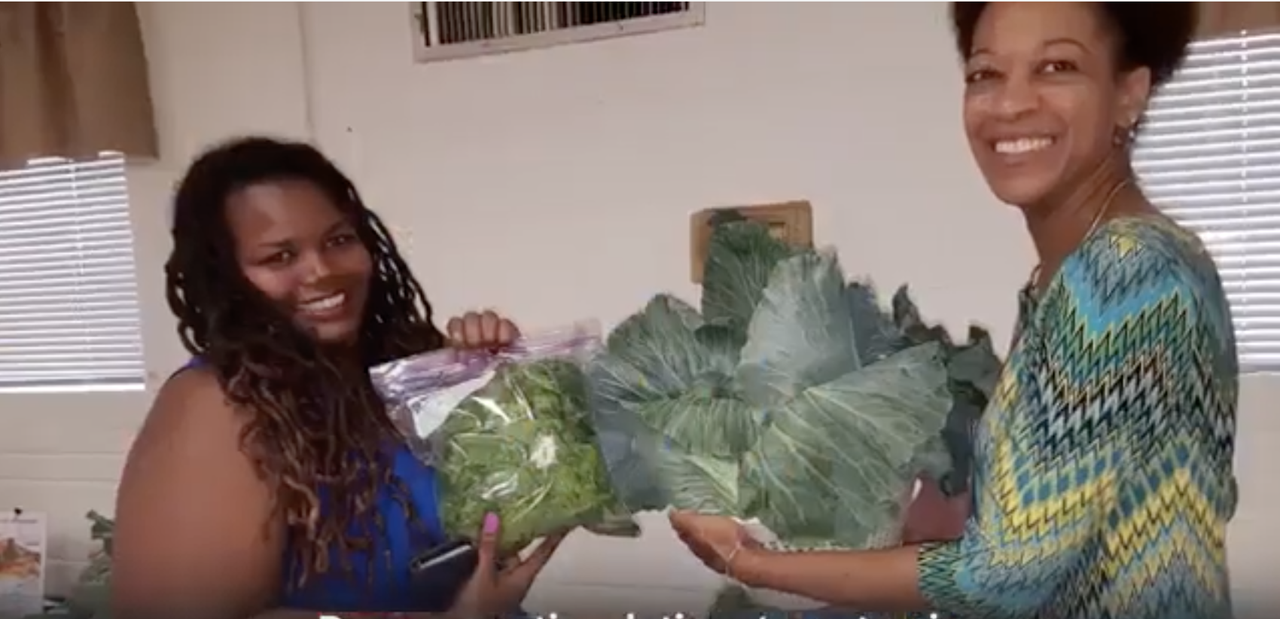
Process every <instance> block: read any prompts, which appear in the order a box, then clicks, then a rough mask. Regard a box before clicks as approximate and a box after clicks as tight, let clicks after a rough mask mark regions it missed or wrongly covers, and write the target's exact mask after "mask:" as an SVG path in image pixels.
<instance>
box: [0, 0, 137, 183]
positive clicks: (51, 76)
mask: <svg viewBox="0 0 1280 619" xmlns="http://www.w3.org/2000/svg"><path fill="white" fill-rule="evenodd" d="M157 142H158V140H157V137H156V131H155V122H154V118H153V111H152V105H151V93H150V87H149V84H148V81H147V61H146V54H145V51H144V49H143V44H142V32H141V27H140V25H139V23H138V13H137V10H136V8H135V6H134V3H132V2H76V3H73V2H0V167H8V166H13V165H21V164H22V163H24V162H26V161H27V160H29V159H32V158H35V157H51V156H57V157H68V158H74V159H81V158H86V157H94V156H97V154H98V153H99V152H102V151H117V152H121V153H123V154H125V155H126V156H128V157H141V158H144V159H153V158H155V157H156V156H158V152H157V151H158V146H157Z"/></svg>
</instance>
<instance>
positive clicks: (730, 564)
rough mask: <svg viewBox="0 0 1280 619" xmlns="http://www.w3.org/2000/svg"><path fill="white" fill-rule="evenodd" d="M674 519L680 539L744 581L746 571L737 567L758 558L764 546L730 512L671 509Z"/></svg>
mask: <svg viewBox="0 0 1280 619" xmlns="http://www.w3.org/2000/svg"><path fill="white" fill-rule="evenodd" d="M670 520H671V527H672V528H673V529H675V531H676V535H677V536H678V537H679V538H680V541H682V542H684V544H685V546H688V547H689V550H690V551H692V552H693V554H694V556H696V557H698V559H699V560H700V561H702V563H703V564H704V565H706V566H707V567H709V568H711V569H712V570H715V571H716V572H717V573H719V574H724V575H726V576H729V577H730V578H735V579H737V580H739V581H742V578H741V576H742V574H740V573H739V572H738V571H737V569H738V568H739V566H741V565H742V564H743V563H746V562H748V561H750V560H751V559H753V558H755V556H756V555H757V554H759V553H760V551H761V550H762V548H763V547H762V546H761V545H760V543H759V542H757V541H756V540H754V539H752V538H751V536H750V535H748V534H747V530H746V529H745V528H743V526H742V525H741V524H739V523H738V521H737V520H734V519H733V518H730V517H728V516H712V515H707V514H698V513H695V512H687V511H675V512H671V515H670Z"/></svg>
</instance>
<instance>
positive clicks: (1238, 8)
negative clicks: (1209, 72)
mask: <svg viewBox="0 0 1280 619" xmlns="http://www.w3.org/2000/svg"><path fill="white" fill-rule="evenodd" d="M1273 28H1280V2H1201V3H1200V37H1201V38H1210V37H1220V36H1225V35H1230V34H1234V33H1238V32H1240V31H1241V30H1266V29H1273Z"/></svg>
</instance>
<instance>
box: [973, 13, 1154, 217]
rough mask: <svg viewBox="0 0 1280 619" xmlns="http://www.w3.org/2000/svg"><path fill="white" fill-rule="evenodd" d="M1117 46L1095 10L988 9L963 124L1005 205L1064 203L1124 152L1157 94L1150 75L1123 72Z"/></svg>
mask: <svg viewBox="0 0 1280 619" xmlns="http://www.w3.org/2000/svg"><path fill="white" fill-rule="evenodd" d="M1116 43H1117V42H1116V40H1115V35H1114V33H1113V32H1112V29H1110V28H1109V27H1108V25H1107V24H1106V23H1105V21H1104V15H1103V13H1102V11H1101V10H1100V9H1099V8H1098V7H1096V6H1094V5H1092V4H1090V3H1084V2H1062V3H1024V2H1009V3H1005V2H992V3H989V4H988V5H987V7H986V9H985V10H984V11H983V13H982V17H981V18H980V19H979V20H978V24H977V28H976V29H975V31H974V34H973V47H972V49H971V50H970V54H969V58H968V60H967V62H966V64H965V84H966V86H965V96H964V125H965V132H966V134H967V136H968V138H969V147H970V149H971V150H972V151H973V156H974V159H975V160H976V161H977V163H978V168H979V169H980V170H981V171H982V174H983V176H984V177H985V178H986V180H987V184H988V185H990V187H991V190H992V192H994V193H995V194H996V196H997V197H998V198H1000V199H1001V200H1002V201H1004V202H1007V203H1010V204H1015V205H1018V206H1022V207H1024V208H1025V207H1033V206H1036V205H1039V204H1042V203H1048V202H1054V201H1060V200H1062V199H1064V198H1066V197H1067V195H1068V194H1069V193H1070V192H1071V191H1073V189H1074V188H1076V187H1079V186H1080V185H1081V184H1082V183H1087V182H1088V181H1089V178H1090V176H1091V175H1093V174H1094V173H1096V172H1097V171H1098V170H1099V169H1100V168H1101V167H1102V166H1104V165H1105V164H1106V162H1107V161H1108V160H1109V156H1110V155H1113V154H1114V153H1115V152H1116V149H1117V146H1116V141H1115V140H1116V136H1117V134H1118V133H1119V132H1123V131H1126V130H1127V128H1129V127H1132V126H1133V125H1134V123H1135V121H1136V120H1137V118H1138V115H1139V113H1140V111H1141V110H1142V106H1143V104H1145V101H1146V96H1147V94H1148V92H1149V90H1150V73H1149V71H1147V70H1146V69H1145V68H1140V69H1136V70H1133V71H1119V70H1118V67H1117V63H1116V53H1115V50H1116V48H1117V44H1116Z"/></svg>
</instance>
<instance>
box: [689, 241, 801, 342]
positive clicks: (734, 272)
mask: <svg viewBox="0 0 1280 619" xmlns="http://www.w3.org/2000/svg"><path fill="white" fill-rule="evenodd" d="M795 253H796V250H794V249H793V248H791V247H790V246H788V245H787V244H786V243H784V242H782V241H780V240H778V239H775V238H773V236H772V235H770V234H769V228H768V227H766V226H764V225H762V224H759V223H756V222H751V221H745V220H741V221H730V222H726V223H719V224H717V225H715V227H714V228H713V230H712V232H711V240H710V243H709V245H708V247H707V259H706V262H705V263H704V264H703V269H702V315H703V317H704V318H706V320H707V321H708V322H712V323H716V324H722V325H724V326H727V327H729V328H731V329H734V330H736V331H739V332H743V331H745V330H746V328H747V325H748V324H749V323H750V322H751V316H752V315H753V314H754V313H755V311H756V305H757V304H759V303H760V299H761V298H762V297H763V295H764V288H765V286H767V285H768V283H769V276H770V275H771V274H772V273H773V269H774V267H775V266H777V264H778V263H779V262H781V261H782V260H784V259H786V258H788V257H789V256H791V255H793V254H795Z"/></svg>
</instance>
